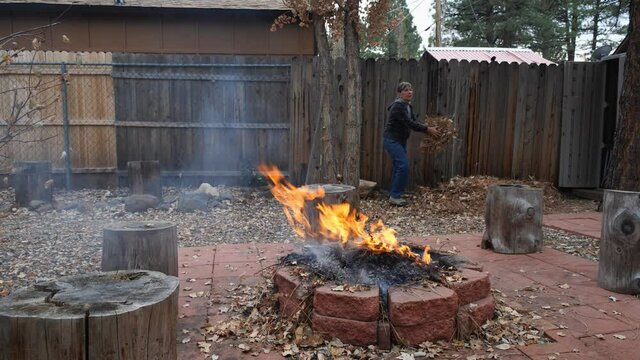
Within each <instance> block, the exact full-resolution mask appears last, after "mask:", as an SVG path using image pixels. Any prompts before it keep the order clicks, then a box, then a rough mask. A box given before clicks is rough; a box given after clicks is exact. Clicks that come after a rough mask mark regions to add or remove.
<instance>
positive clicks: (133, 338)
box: [0, 271, 178, 360]
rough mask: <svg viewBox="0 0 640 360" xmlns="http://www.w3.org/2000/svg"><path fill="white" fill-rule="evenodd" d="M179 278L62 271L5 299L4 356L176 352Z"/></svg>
mask: <svg viewBox="0 0 640 360" xmlns="http://www.w3.org/2000/svg"><path fill="white" fill-rule="evenodd" d="M177 315H178V278H176V277H173V276H166V275H164V274H161V273H158V272H153V271H118V272H108V273H94V274H86V275H78V276H69V277H63V278H61V279H59V280H57V281H51V282H47V283H39V284H36V285H34V286H32V287H29V288H24V289H20V290H18V291H16V292H14V293H13V294H11V295H10V296H8V297H7V298H5V299H0V360H33V359H39V360H58V359H65V360H66V359H69V360H76V359H77V360H84V359H92V360H97V359H104V360H112V359H121V360H126V359H131V360H146V359H176V357H177V353H176V321H177Z"/></svg>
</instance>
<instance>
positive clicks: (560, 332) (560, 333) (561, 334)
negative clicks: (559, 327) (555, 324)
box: [556, 331, 567, 337]
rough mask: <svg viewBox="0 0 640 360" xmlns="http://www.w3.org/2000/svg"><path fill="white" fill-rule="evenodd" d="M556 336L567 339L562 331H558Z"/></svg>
mask: <svg viewBox="0 0 640 360" xmlns="http://www.w3.org/2000/svg"><path fill="white" fill-rule="evenodd" d="M556 335H558V336H560V337H565V336H567V334H565V333H563V332H562V331H558V332H557V333H556Z"/></svg>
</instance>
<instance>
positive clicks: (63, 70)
mask: <svg viewBox="0 0 640 360" xmlns="http://www.w3.org/2000/svg"><path fill="white" fill-rule="evenodd" d="M60 75H61V79H62V125H63V129H64V157H65V158H64V166H65V186H66V187H67V190H71V152H70V151H69V147H70V146H69V104H68V99H69V98H68V96H67V79H68V77H69V74H68V73H67V64H66V63H64V62H63V63H61V64H60Z"/></svg>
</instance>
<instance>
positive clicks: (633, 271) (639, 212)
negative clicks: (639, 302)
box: [598, 190, 640, 294]
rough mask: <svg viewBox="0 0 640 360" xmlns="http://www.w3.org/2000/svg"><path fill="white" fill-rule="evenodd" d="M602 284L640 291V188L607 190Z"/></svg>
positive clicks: (617, 289)
mask: <svg viewBox="0 0 640 360" xmlns="http://www.w3.org/2000/svg"><path fill="white" fill-rule="evenodd" d="M599 259H600V260H599V262H598V285H600V287H602V288H604V289H607V290H610V291H615V292H618V293H623V294H640V192H632V191H616V190H605V192H604V206H603V218H602V236H601V240H600V255H599Z"/></svg>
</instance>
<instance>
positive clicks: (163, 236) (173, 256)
mask: <svg viewBox="0 0 640 360" xmlns="http://www.w3.org/2000/svg"><path fill="white" fill-rule="evenodd" d="M135 269H146V270H153V271H160V272H163V273H165V274H167V275H172V276H178V235H177V231H176V225H175V224H174V223H171V222H160V221H147V222H140V221H130V222H119V223H114V224H110V225H108V226H106V227H105V228H104V230H103V236H102V271H112V270H135Z"/></svg>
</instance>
